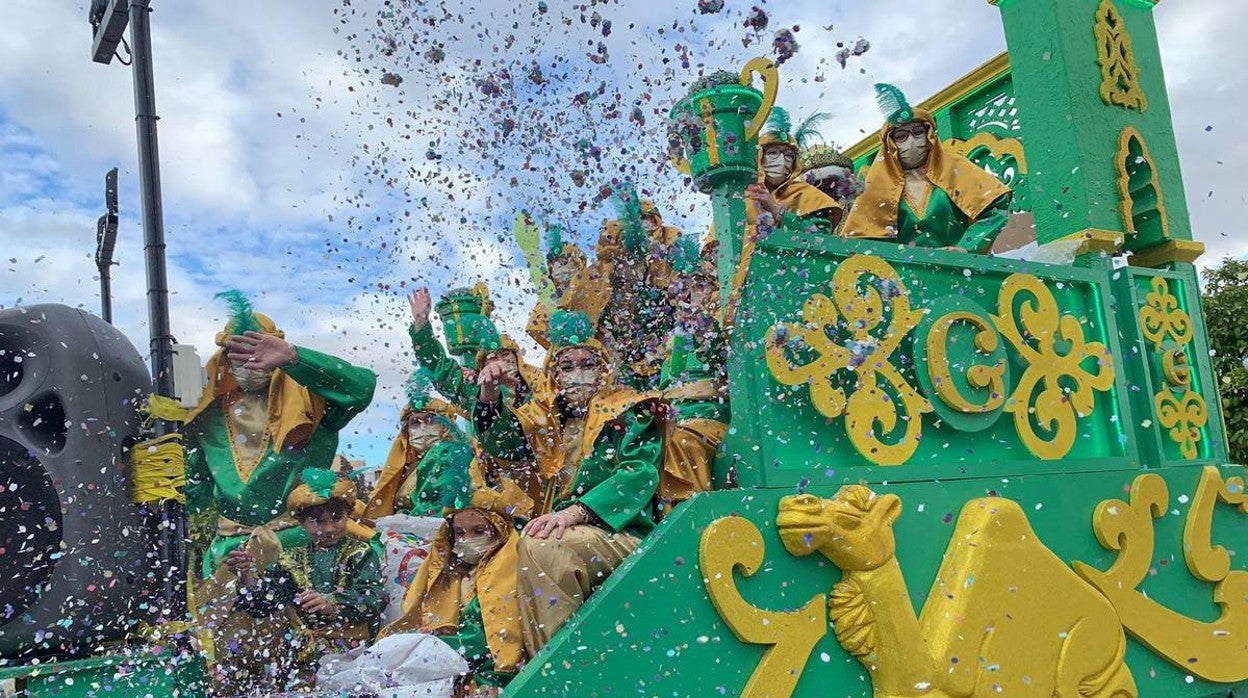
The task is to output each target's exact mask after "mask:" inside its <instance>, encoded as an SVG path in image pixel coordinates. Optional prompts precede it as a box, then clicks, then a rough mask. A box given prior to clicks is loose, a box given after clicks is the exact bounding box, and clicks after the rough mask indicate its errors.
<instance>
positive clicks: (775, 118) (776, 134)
mask: <svg viewBox="0 0 1248 698" xmlns="http://www.w3.org/2000/svg"><path fill="white" fill-rule="evenodd" d="M763 133H764V135H768V136H771V137H773V138H775V139H776V140H778V141H781V142H784V143H788V142H790V141H792V140H793V119H792V117H790V116H789V110H787V109H785V108H783V107H774V108H772V110H771V116H769V117H767V123H765V124H763Z"/></svg>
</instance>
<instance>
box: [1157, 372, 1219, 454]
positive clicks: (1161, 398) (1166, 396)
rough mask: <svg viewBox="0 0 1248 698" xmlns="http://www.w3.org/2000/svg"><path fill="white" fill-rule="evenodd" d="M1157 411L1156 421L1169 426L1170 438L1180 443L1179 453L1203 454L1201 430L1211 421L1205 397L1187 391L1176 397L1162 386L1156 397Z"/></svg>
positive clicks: (1164, 426) (1167, 429)
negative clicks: (1201, 451)
mask: <svg viewBox="0 0 1248 698" xmlns="http://www.w3.org/2000/svg"><path fill="white" fill-rule="evenodd" d="M1153 407H1154V409H1155V410H1156V411H1157V423H1158V424H1160V425H1161V426H1162V428H1163V429H1166V434H1167V435H1168V436H1169V437H1170V440H1171V441H1173V442H1175V443H1176V444H1178V445H1179V453H1181V454H1183V457H1184V458H1186V459H1188V460H1192V459H1194V458H1197V457H1199V456H1200V430H1201V429H1204V428H1205V425H1206V424H1208V423H1209V411H1208V409H1206V407H1205V399H1204V398H1203V397H1201V396H1200V395H1198V394H1197V393H1196V392H1195V391H1192V390H1188V391H1187V392H1185V393H1183V395H1182V396H1181V397H1175V395H1174V393H1172V392H1170V390H1169V389H1168V388H1162V390H1161V392H1160V393H1157V395H1156V396H1154V398H1153Z"/></svg>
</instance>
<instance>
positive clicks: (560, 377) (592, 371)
mask: <svg viewBox="0 0 1248 698" xmlns="http://www.w3.org/2000/svg"><path fill="white" fill-rule="evenodd" d="M601 378H602V370H601V369H597V368H574V369H570V370H566V371H559V372H558V374H557V375H556V376H555V381H556V382H557V383H558V384H559V395H560V396H562V397H563V398H564V399H565V400H567V401H568V402H570V403H571V404H572V405H574V406H583V405H585V404H587V403H588V402H589V399H590V398H592V397H593V396H594V393H595V392H596V391H597V390H598V382H599V381H600V380H601Z"/></svg>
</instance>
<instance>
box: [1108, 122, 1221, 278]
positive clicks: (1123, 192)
mask: <svg viewBox="0 0 1248 698" xmlns="http://www.w3.org/2000/svg"><path fill="white" fill-rule="evenodd" d="M1132 141H1134V142H1136V143H1139V144H1140V155H1139V161H1136V158H1134V157H1132V155H1131V143H1132ZM1114 158H1115V159H1114V167H1115V169H1117V171H1118V180H1117V184H1118V208H1119V211H1120V213H1121V214H1122V227H1123V228H1124V229H1125V230H1126V231H1127V233H1128V234H1131V235H1134V234H1136V233H1137V232H1138V231H1137V229H1136V225H1135V197H1134V196H1132V194H1131V170H1130V165H1133V164H1134V165H1137V166H1144V167H1147V168H1148V171H1149V177H1150V179H1149V187H1150V188H1151V189H1152V190H1153V192H1154V193H1155V195H1156V197H1157V206H1156V209H1157V220H1158V221H1159V222H1160V224H1161V236H1162V237H1163V238H1169V237H1170V218H1169V217H1168V216H1167V215H1166V197H1165V192H1163V191H1162V190H1161V180H1160V179H1159V178H1158V176H1157V164H1156V163H1155V162H1154V161H1153V156H1152V154H1151V153H1149V152H1148V143H1145V142H1144V135H1143V134H1141V133H1140V132H1139V130H1138V129H1137V128H1135V127H1134V126H1128V127H1126V128H1124V129H1123V130H1122V133H1120V134H1119V135H1118V152H1117V153H1116V154H1115V155H1114ZM1174 242H1183V243H1187V245H1191V244H1196V245H1199V246H1200V249H1199V251H1197V253H1196V257H1199V256H1200V253H1201V252H1204V249H1205V247H1204V245H1202V244H1200V243H1191V242H1190V241H1187V240H1182V241H1178V240H1176V241H1174ZM1162 244H1163V245H1164V244H1165V243H1162ZM1155 247H1161V245H1157V246H1155ZM1182 247H1183V249H1188V247H1187V246H1182ZM1153 249H1154V248H1149V249H1148V250H1143V251H1142V252H1139V253H1137V254H1135V255H1133V256H1132V259H1133V260H1138V263H1136V264H1135V265H1136V266H1152V265H1151V264H1146V262H1148V261H1152V259H1155V258H1158V257H1164V256H1165V255H1160V254H1158V253H1155V252H1152V250H1153ZM1165 249H1171V248H1170V247H1167V248H1165ZM1174 249H1178V248H1174ZM1196 257H1192V258H1191V260H1190V261H1195V259H1196ZM1185 261H1187V260H1185Z"/></svg>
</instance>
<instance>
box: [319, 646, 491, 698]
mask: <svg viewBox="0 0 1248 698" xmlns="http://www.w3.org/2000/svg"><path fill="white" fill-rule="evenodd" d="M467 672H468V662H466V661H465V660H464V658H463V657H461V656H460V655H459V653H458V652H456V651H455V650H454V649H453V648H452V647H451V646H450V645H448V644H446V643H445V642H443V641H442V640H440V639H438V638H437V637H434V636H433V635H425V634H424V633H400V634H398V635H388V636H386V637H384V638H382V639H381V640H378V641H377V642H376V643H374V644H373V645H372V646H371V647H359V648H356V649H353V650H351V651H350V652H347V653H345V654H329V655H325V656H324V657H322V658H321V665H320V669H318V670H317V672H316V688H317V690H318V691H323V692H328V691H338V692H340V693H348V694H349V693H364V692H367V693H370V694H374V695H377V696H379V697H380V698H415V697H416V696H421V697H422V698H451V693H452V691H453V690H454V686H455V677H456V676H460V675H462V674H466V673H467Z"/></svg>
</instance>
